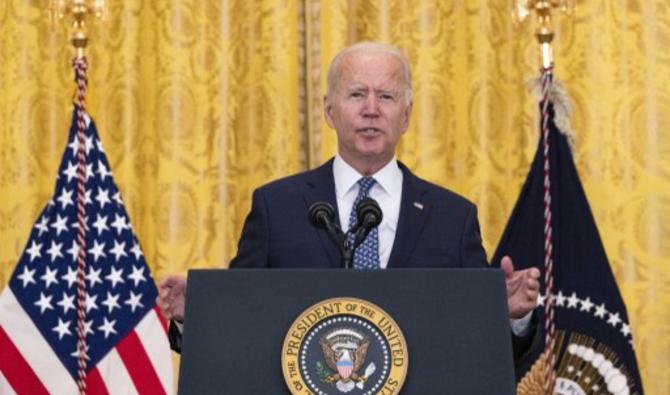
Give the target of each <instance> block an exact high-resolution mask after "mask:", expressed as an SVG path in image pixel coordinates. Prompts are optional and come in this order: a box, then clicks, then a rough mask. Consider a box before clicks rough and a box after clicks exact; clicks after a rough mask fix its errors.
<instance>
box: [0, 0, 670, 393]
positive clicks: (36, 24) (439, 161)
mask: <svg viewBox="0 0 670 395" xmlns="http://www.w3.org/2000/svg"><path fill="white" fill-rule="evenodd" d="M107 3H108V5H109V14H108V18H107V20H106V21H105V22H103V23H96V25H95V27H94V28H93V31H92V32H91V35H92V40H91V44H90V46H91V50H90V53H89V59H90V62H91V71H90V73H89V80H90V91H89V95H88V101H89V106H88V107H89V111H90V112H91V114H92V115H93V117H94V118H95V119H96V121H97V123H98V129H99V131H100V135H101V138H102V140H103V142H104V144H105V147H106V151H107V155H108V157H109V160H110V162H111V166H112V169H113V172H114V176H115V179H116V182H117V184H118V185H119V187H120V189H121V191H122V194H123V198H124V200H125V203H126V207H127V208H128V210H129V213H130V216H131V220H132V224H133V226H134V229H135V231H136V233H137V234H138V235H139V239H140V241H141V243H142V247H143V249H144V251H145V254H146V257H147V261H148V262H149V264H150V266H151V268H152V269H153V271H154V274H155V276H156V277H157V278H161V277H162V276H163V275H165V274H166V273H174V272H184V271H185V270H186V269H187V268H192V267H222V266H226V264H227V262H228V260H229V259H230V258H231V257H232V256H233V255H234V254H235V250H236V242H237V238H238V235H239V231H240V228H241V225H242V222H243V220H244V217H245V215H246V213H247V211H248V209H249V203H250V199H249V198H250V193H251V191H252V190H253V189H254V188H255V187H257V186H259V185H260V184H262V183H264V182H266V181H268V180H271V179H274V178H277V177H281V176H284V175H288V174H291V173H294V172H298V171H301V170H304V169H307V168H311V167H314V166H316V165H318V164H320V163H321V162H323V161H324V160H326V159H327V158H329V157H330V156H332V155H333V153H334V152H335V136H334V132H333V131H331V130H329V129H328V128H327V127H326V126H325V123H324V121H323V117H322V115H321V98H322V95H323V93H324V86H325V73H326V68H327V65H328V63H329V62H330V59H331V58H332V56H333V55H334V54H335V53H336V52H337V51H338V50H339V49H341V48H342V47H343V46H345V45H348V44H350V43H353V42H356V41H360V40H381V41H385V42H389V43H392V44H395V45H398V46H400V47H402V48H403V49H404V50H405V51H406V52H407V54H408V56H409V58H410V61H411V63H412V67H413V71H414V87H415V96H414V97H415V104H414V114H413V118H412V122H411V125H410V130H409V131H408V133H407V135H406V136H405V137H404V140H403V141H402V143H401V146H400V149H399V152H398V156H399V158H400V159H401V160H402V161H404V162H405V163H406V164H407V165H409V166H410V167H411V168H413V169H415V170H416V172H417V173H418V174H419V175H421V176H423V177H426V178H428V179H430V180H432V181H434V182H436V183H438V184H441V185H444V186H448V187H450V188H452V189H454V190H456V191H457V192H459V193H461V194H463V195H465V196H467V197H468V198H470V199H472V200H474V201H475V202H477V204H478V205H479V208H480V221H481V223H482V230H483V234H484V238H485V246H486V248H487V250H488V251H489V253H490V254H491V253H492V252H493V249H494V248H495V246H496V244H497V242H498V238H499V237H500V234H501V233H502V229H503V227H504V224H505V222H506V220H507V218H508V216H509V214H510V211H511V209H512V207H513V204H514V202H515V200H516V197H517V196H518V193H519V190H520V187H521V183H522V182H523V180H524V177H525V174H526V172H527V170H528V166H529V163H530V161H531V159H532V155H533V153H534V150H535V147H536V141H537V138H538V131H537V118H538V117H537V107H536V98H535V97H534V96H533V94H532V93H530V91H529V89H528V85H529V81H531V80H532V79H533V78H535V77H537V74H538V72H537V70H538V63H537V56H536V50H537V48H536V44H535V42H534V38H533V37H532V30H531V29H530V28H529V27H528V26H525V27H523V26H522V27H519V26H515V25H514V23H513V22H512V20H511V17H510V9H511V8H510V3H511V2H510V1H508V0H468V1H441V0H439V1H438V0H435V1H432V0H431V1H428V0H404V1H400V0H396V1H393V0H378V1H353V0H350V1H326V0H321V1H318V0H301V1H297V0H295V1H289V0H286V1H272V0H255V1H249V0H216V1H215V0H210V1H204V0H179V1H169V2H164V1H142V0H124V1H116V0H107ZM579 3H580V4H579V8H578V10H577V12H576V15H575V16H573V17H572V18H561V23H560V25H559V26H558V36H557V39H556V45H555V55H556V59H557V69H556V76H557V78H558V79H560V80H562V81H563V82H564V83H565V85H566V87H567V89H568V91H569V93H570V95H571V97H572V99H573V102H574V108H575V111H574V115H573V119H572V124H573V128H574V130H575V138H576V147H575V161H576V163H577V166H578V168H579V171H580V175H581V178H582V181H583V183H584V187H585V190H586V193H587V195H588V197H589V199H590V202H591V205H592V208H593V211H594V215H595V217H596V221H597V223H598V226H599V228H600V232H601V235H602V237H603V241H604V243H605V248H606V250H607V253H608V255H609V258H610V262H611V265H612V267H613V270H614V272H615V275H616V277H617V280H618V282H619V287H620V288H621V290H622V293H623V296H624V298H625V300H626V303H627V305H628V311H629V314H630V316H631V317H630V318H631V322H632V327H633V330H634V333H635V335H636V338H635V346H636V349H637V356H638V359H639V363H640V366H641V369H642V376H643V380H644V384H645V388H646V390H647V393H648V394H652V395H653V394H658V395H661V394H667V393H669V392H670V373H668V370H667V366H668V365H670V353H669V352H668V350H670V318H669V317H670V315H668V314H667V308H666V306H667V305H668V304H669V303H670V295H669V293H668V290H670V265H669V263H670V262H668V261H669V259H670V226H669V225H668V224H670V140H668V139H667V138H663V137H662V133H663V132H665V130H666V129H667V128H669V127H670V100H669V98H670V97H669V96H670V94H669V93H668V87H669V86H670V51H668V50H667V48H668V46H669V44H670V42H669V41H668V37H670V7H669V6H668V4H667V0H644V1H643V0H637V1H636V0H589V1H584V2H579ZM44 9H45V2H43V1H28V0H2V1H0V198H1V199H2V204H0V286H1V287H4V285H6V283H7V281H8V279H9V276H10V275H11V272H12V270H13V267H14V265H15V264H16V262H17V260H18V257H19V254H20V253H21V251H22V250H23V248H24V244H25V242H26V240H27V238H28V235H29V231H30V227H31V226H32V224H33V222H34V220H35V219H36V217H37V215H38V213H39V211H40V210H41V208H42V207H43V205H44V204H45V203H46V201H47V199H48V198H49V197H50V194H51V193H52V190H53V186H54V183H55V173H56V170H57V166H58V163H59V161H60V156H61V154H62V152H63V149H64V147H65V139H66V136H67V128H68V126H69V125H68V123H69V117H70V111H71V95H72V92H73V84H72V81H71V77H72V72H71V69H70V64H69V62H70V59H69V58H70V55H69V53H70V52H69V48H68V45H67V37H66V34H65V32H64V30H63V29H62V28H60V27H59V28H57V29H51V28H50V25H49V23H48V20H47V17H46V15H45V13H44Z"/></svg>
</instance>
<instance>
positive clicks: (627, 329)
mask: <svg viewBox="0 0 670 395" xmlns="http://www.w3.org/2000/svg"><path fill="white" fill-rule="evenodd" d="M621 334H622V335H624V336H626V337H627V336H628V335H630V326H629V325H628V324H626V323H625V322H623V323H622V324H621Z"/></svg>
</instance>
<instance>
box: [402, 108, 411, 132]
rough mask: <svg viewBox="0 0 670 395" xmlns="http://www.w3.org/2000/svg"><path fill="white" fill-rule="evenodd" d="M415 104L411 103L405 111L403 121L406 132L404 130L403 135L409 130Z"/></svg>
mask: <svg viewBox="0 0 670 395" xmlns="http://www.w3.org/2000/svg"><path fill="white" fill-rule="evenodd" d="M413 104H414V103H413V102H409V105H408V106H407V108H406V109H405V119H404V120H403V123H404V129H405V130H403V133H405V132H406V131H407V128H409V120H410V118H411V117H412V105H413Z"/></svg>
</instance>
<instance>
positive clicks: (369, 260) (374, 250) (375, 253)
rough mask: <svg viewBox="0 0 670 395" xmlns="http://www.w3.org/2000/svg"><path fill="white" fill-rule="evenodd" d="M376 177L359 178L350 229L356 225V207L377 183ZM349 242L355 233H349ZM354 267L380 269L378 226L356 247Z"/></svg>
mask: <svg viewBox="0 0 670 395" xmlns="http://www.w3.org/2000/svg"><path fill="white" fill-rule="evenodd" d="M375 182H376V181H375V179H374V178H372V177H362V178H361V179H360V180H358V186H359V188H358V195H357V196H356V200H355V201H354V205H353V206H352V207H351V214H350V215H349V229H351V228H353V227H354V226H356V222H357V218H356V207H357V206H358V203H360V201H361V200H363V198H365V197H367V196H368V194H369V193H370V189H371V188H372V186H373V185H375ZM348 238H349V242H351V243H353V242H354V235H353V234H349V235H348ZM353 261H354V262H353V264H354V269H380V268H381V266H380V264H379V231H378V229H377V227H375V228H373V229H372V230H371V231H370V233H368V236H367V237H366V238H365V240H363V242H362V243H361V245H359V246H358V248H357V249H356V253H355V254H354V259H353Z"/></svg>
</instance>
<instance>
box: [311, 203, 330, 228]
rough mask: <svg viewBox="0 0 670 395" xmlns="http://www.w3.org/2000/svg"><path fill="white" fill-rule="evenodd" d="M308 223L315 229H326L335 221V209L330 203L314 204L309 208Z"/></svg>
mask: <svg viewBox="0 0 670 395" xmlns="http://www.w3.org/2000/svg"><path fill="white" fill-rule="evenodd" d="M308 214H309V222H310V223H311V224H312V225H314V227H316V228H322V229H326V228H327V227H328V224H329V223H331V224H332V223H333V220H334V219H335V209H334V208H333V206H331V205H330V203H327V202H315V203H313V204H312V205H311V206H309V211H308Z"/></svg>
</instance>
